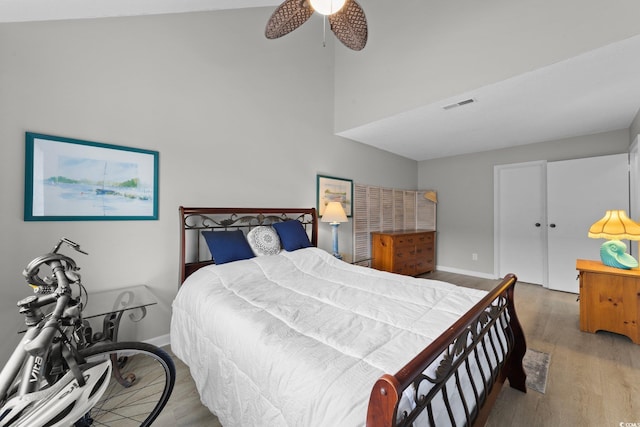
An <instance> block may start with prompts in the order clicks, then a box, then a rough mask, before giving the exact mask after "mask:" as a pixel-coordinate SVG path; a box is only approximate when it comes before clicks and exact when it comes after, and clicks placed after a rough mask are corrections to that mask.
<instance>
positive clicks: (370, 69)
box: [335, 0, 640, 131]
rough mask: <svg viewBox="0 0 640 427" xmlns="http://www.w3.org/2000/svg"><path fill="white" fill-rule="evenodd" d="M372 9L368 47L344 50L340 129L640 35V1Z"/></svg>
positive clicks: (417, 3) (383, 2) (424, 0)
mask: <svg viewBox="0 0 640 427" xmlns="http://www.w3.org/2000/svg"><path fill="white" fill-rule="evenodd" d="M363 7H364V9H365V12H366V14H367V20H368V22H369V29H370V31H369V37H370V38H369V41H368V44H367V46H366V48H365V49H364V50H362V52H358V53H354V52H350V51H348V50H346V49H337V50H336V72H337V75H339V76H340V79H339V80H337V81H336V86H335V92H336V110H335V117H336V131H344V130H346V129H351V128H353V127H356V126H360V125H363V124H366V123H369V122H372V121H375V120H379V119H381V118H385V117H389V116H392V115H394V114H398V113H402V112H406V111H409V110H412V109H414V108H416V107H420V106H424V105H429V104H431V103H433V102H436V101H440V100H442V99H447V98H450V97H453V96H456V95H459V94H461V93H464V92H467V91H470V90H473V89H477V88H479V87H483V86H486V85H488V84H492V83H495V82H498V81H502V80H505V79H507V78H509V77H513V76H516V75H520V74H523V73H526V72H529V71H531V70H535V69H538V68H541V67H544V66H548V65H551V64H553V63H556V62H559V61H562V60H564V59H567V58H571V57H574V56H577V55H578V54H581V53H584V52H587V51H590V50H593V49H596V48H599V47H602V46H605V45H607V44H611V43H613V42H616V41H620V40H624V39H626V38H629V37H632V36H634V35H636V34H639V33H640V27H639V26H638V22H637V17H638V16H640V2H638V1H637V0H616V1H615V2H606V1H602V0H562V1H554V0H544V1H540V0H520V1H504V0H486V1H477V0H458V1H441V0H403V1H388V0H370V1H367V2H366V4H365V5H364V6H363ZM380 100H384V102H380Z"/></svg>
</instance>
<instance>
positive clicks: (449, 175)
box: [418, 129, 629, 276]
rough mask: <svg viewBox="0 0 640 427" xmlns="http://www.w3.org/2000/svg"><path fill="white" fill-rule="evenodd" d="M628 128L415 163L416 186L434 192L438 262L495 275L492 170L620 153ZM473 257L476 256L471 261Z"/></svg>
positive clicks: (472, 271) (469, 271) (626, 142)
mask: <svg viewBox="0 0 640 427" xmlns="http://www.w3.org/2000/svg"><path fill="white" fill-rule="evenodd" d="M628 147H629V134H628V130H626V129H623V130H618V131H613V132H607V133H602V134H597V135H588V136H583V137H577V138H569V139H563V140H558V141H549V142H542V143H537V144H529V145H523V146H519V147H514V148H508V149H501V150H494V151H487V152H484V153H478V154H469V155H462V156H453V157H447V158H442V159H435V160H427V161H423V162H419V166H418V182H419V187H420V188H433V189H435V190H437V192H438V235H437V251H436V254H437V256H436V264H437V265H438V267H444V268H445V269H450V270H452V271H459V272H466V273H470V274H477V275H480V276H493V274H494V271H493V270H494V262H493V255H494V249H493V204H494V202H493V167H494V166H495V165H501V164H509V163H520V162H527V161H533V160H548V161H554V160H568V159H577V158H582V157H593V156H602V155H607V154H617V153H624V152H626V151H627V149H628ZM472 253H477V254H478V260H477V261H473V260H472V259H471V258H472V257H471V254H472Z"/></svg>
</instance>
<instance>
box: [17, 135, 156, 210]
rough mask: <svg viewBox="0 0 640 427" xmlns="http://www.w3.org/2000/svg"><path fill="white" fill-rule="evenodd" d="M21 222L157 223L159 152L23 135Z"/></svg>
mask: <svg viewBox="0 0 640 427" xmlns="http://www.w3.org/2000/svg"><path fill="white" fill-rule="evenodd" d="M25 146H26V150H25V151H26V155H25V194H24V220H25V221H97V220H101V221H104V220H157V219H158V166H159V153H158V152H157V151H152V150H143V149H138V148H131V147H124V146H119V145H112V144H103V143H99V142H93V141H84V140H79V139H72V138H64V137H60V136H52V135H43V134H39V133H33V132H26V134H25Z"/></svg>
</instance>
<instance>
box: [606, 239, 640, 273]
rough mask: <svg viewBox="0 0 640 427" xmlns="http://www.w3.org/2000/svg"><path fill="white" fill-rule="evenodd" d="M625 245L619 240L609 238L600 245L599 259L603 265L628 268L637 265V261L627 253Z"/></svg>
mask: <svg viewBox="0 0 640 427" xmlns="http://www.w3.org/2000/svg"><path fill="white" fill-rule="evenodd" d="M626 251H627V245H625V244H624V243H623V242H621V241H620V240H609V241H606V242H604V243H603V244H602V246H600V259H601V260H602V263H603V264H604V265H607V266H609V267H613V268H621V269H623V270H630V269H632V268H636V267H637V266H638V261H636V259H635V258H634V257H632V256H631V255H629V254H628V253H626Z"/></svg>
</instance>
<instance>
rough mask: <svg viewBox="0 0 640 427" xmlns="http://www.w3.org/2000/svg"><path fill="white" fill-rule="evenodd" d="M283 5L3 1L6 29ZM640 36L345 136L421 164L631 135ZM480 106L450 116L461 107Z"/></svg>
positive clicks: (210, 0)
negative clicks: (523, 147)
mask: <svg viewBox="0 0 640 427" xmlns="http://www.w3.org/2000/svg"><path fill="white" fill-rule="evenodd" d="M282 1H283V0H90V1H89V0H55V1H54V0H0V22H23V21H41V20H56V19H82V18H99V17H113V16H133V15H146V14H165V13H182V12H195V11H209V10H220V9H231V8H244V7H263V6H274V7H275V6H276V5H278V4H280V3H281V2H282ZM639 53H640V36H636V37H633V38H630V39H627V40H624V41H621V42H618V43H615V44H612V45H609V46H606V47H604V48H601V49H598V50H595V51H591V52H587V53H585V54H583V55H580V56H578V57H575V58H570V59H568V60H565V61H562V62H560V63H557V64H554V65H551V66H548V67H545V68H542V69H538V70H534V71H531V72H529V73H526V74H523V75H520V76H516V77H513V78H511V79H508V80H505V81H502V82H499V83H496V84H492V85H489V86H485V87H481V88H478V89H477V90H474V91H471V92H468V93H461V94H459V95H457V96H455V97H453V98H449V99H443V100H441V101H438V102H434V103H432V104H430V105H425V106H423V107H420V108H417V109H415V110H412V111H407V112H405V113H402V114H398V115H395V116H393V117H388V118H385V119H383V120H379V121H377V122H373V123H369V124H366V125H363V126H360V127H357V128H354V129H350V130H347V131H344V132H341V133H340V135H341V136H344V137H346V138H349V139H353V140H356V141H360V142H362V143H365V144H368V145H372V146H375V147H378V148H381V149H383V150H386V151H390V152H393V153H396V154H399V155H402V156H405V157H408V158H412V159H415V160H427V159H432V158H438V157H445V156H451V155H457V154H465V153H472V152H479V151H487V150H492V149H497V148H505V147H510V146H516V145H522V144H528V143H533V142H540V141H550V140H556V139H561V138H569V137H574V136H580V135H588V134H594V133H600V132H606V131H610V130H617V129H626V128H628V127H629V125H630V124H631V121H632V120H633V118H634V116H635V115H636V113H637V112H638V109H639V108H640V54H639ZM467 99H474V101H475V102H473V103H470V104H467V105H464V106H461V107H457V108H452V109H448V110H445V109H443V108H442V107H444V106H446V105H450V104H453V103H456V102H459V101H463V100H467Z"/></svg>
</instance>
